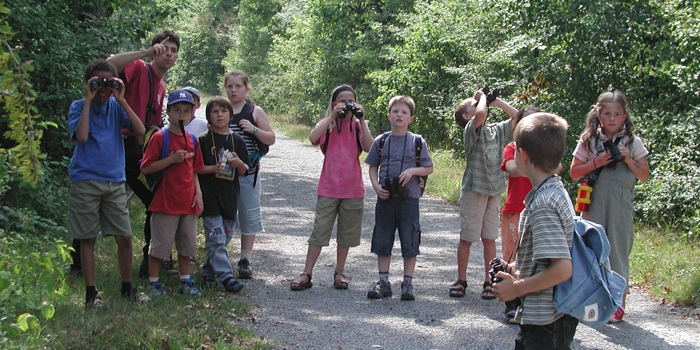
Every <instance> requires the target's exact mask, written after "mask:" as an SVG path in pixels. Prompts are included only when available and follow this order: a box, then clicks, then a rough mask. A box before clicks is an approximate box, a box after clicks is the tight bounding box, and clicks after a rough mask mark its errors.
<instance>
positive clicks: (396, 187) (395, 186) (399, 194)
mask: <svg viewBox="0 0 700 350" xmlns="http://www.w3.org/2000/svg"><path fill="white" fill-rule="evenodd" d="M382 188H383V189H385V190H387V191H389V196H391V197H395V198H406V197H408V193H406V188H405V187H403V186H401V182H400V181H399V178H398V177H395V178H393V179H390V178H388V177H387V178H385V179H384V184H383V185H382Z"/></svg>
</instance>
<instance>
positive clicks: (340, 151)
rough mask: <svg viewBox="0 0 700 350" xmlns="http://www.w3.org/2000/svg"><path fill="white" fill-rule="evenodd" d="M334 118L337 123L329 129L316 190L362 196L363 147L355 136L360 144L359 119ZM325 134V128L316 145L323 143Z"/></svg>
mask: <svg viewBox="0 0 700 350" xmlns="http://www.w3.org/2000/svg"><path fill="white" fill-rule="evenodd" d="M336 122H340V124H339V125H336V126H334V127H333V128H332V129H331V131H330V137H329V138H328V147H327V149H326V154H325V158H324V159H323V169H321V177H320V178H319V180H318V190H317V191H316V194H317V195H319V196H323V197H329V198H338V199H347V198H364V196H365V185H364V182H363V181H362V166H361V165H360V154H362V151H361V150H359V149H358V144H357V139H358V136H359V140H360V145H362V142H363V140H364V138H363V136H362V128H361V126H360V122H359V121H354V122H351V121H350V120H339V119H336ZM319 123H320V121H319ZM317 125H318V124H317ZM339 130H340V131H339ZM327 134H328V133H326V132H324V133H323V134H322V135H321V138H319V139H318V141H317V142H316V143H315V145H321V146H322V145H323V144H324V142H325V141H326V135H327Z"/></svg>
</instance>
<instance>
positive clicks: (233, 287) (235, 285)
mask: <svg viewBox="0 0 700 350" xmlns="http://www.w3.org/2000/svg"><path fill="white" fill-rule="evenodd" d="M223 285H224V289H225V290H226V291H227V292H230V293H238V292H240V291H241V289H243V287H245V286H244V285H243V283H241V282H238V281H236V279H235V278H233V277H231V278H227V279H226V280H225V281H224V282H223Z"/></svg>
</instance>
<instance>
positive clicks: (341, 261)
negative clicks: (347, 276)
mask: <svg viewBox="0 0 700 350" xmlns="http://www.w3.org/2000/svg"><path fill="white" fill-rule="evenodd" d="M349 252H350V247H344V246H342V245H340V244H338V248H337V250H336V254H337V257H336V263H335V272H338V273H342V272H343V271H345V262H346V261H347V259H348V253H349Z"/></svg>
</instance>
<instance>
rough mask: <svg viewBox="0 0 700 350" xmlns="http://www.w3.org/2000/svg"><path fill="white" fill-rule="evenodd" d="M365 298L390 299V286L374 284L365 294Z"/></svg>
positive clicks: (380, 283)
mask: <svg viewBox="0 0 700 350" xmlns="http://www.w3.org/2000/svg"><path fill="white" fill-rule="evenodd" d="M367 297H368V298H370V299H381V298H391V284H389V283H386V284H384V283H382V282H381V281H379V282H375V283H374V285H372V289H370V290H369V291H368V292H367Z"/></svg>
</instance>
